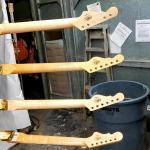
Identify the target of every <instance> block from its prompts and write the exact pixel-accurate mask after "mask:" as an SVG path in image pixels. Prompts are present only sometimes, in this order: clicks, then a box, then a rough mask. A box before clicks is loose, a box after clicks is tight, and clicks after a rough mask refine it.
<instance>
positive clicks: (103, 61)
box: [0, 54, 124, 75]
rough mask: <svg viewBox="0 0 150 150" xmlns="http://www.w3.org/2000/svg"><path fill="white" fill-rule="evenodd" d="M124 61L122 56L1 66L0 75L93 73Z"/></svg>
mask: <svg viewBox="0 0 150 150" xmlns="http://www.w3.org/2000/svg"><path fill="white" fill-rule="evenodd" d="M123 61H124V56H123V55H121V54H118V55H116V56H115V57H113V58H101V57H93V58H92V59H91V60H89V61H87V62H66V63H35V64H1V65H0V74H1V75H8V74H25V73H40V72H66V71H83V70H85V71H87V72H88V73H93V72H96V71H99V70H102V69H105V68H108V67H111V66H114V65H117V64H119V63H121V62H123Z"/></svg>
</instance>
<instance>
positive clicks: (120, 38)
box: [110, 22, 132, 47]
mask: <svg viewBox="0 0 150 150" xmlns="http://www.w3.org/2000/svg"><path fill="white" fill-rule="evenodd" d="M131 32H132V30H131V29H130V28H128V27H127V26H126V25H124V24H123V23H121V22H120V23H119V24H118V25H117V27H116V29H115V31H114V32H113V33H112V34H111V35H110V39H111V40H112V41H113V42H114V43H115V44H116V45H118V46H119V47H122V45H123V44H124V42H125V41H126V40H127V38H128V37H129V35H130V34H131Z"/></svg>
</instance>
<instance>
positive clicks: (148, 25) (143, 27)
mask: <svg viewBox="0 0 150 150" xmlns="http://www.w3.org/2000/svg"><path fill="white" fill-rule="evenodd" d="M135 28H136V33H135V37H136V38H135V39H136V42H150V19H146V20H136V27H135Z"/></svg>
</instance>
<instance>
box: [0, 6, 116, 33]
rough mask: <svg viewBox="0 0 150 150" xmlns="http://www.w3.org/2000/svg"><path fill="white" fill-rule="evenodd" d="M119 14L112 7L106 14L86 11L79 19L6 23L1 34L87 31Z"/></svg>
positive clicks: (1, 26)
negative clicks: (62, 30)
mask: <svg viewBox="0 0 150 150" xmlns="http://www.w3.org/2000/svg"><path fill="white" fill-rule="evenodd" d="M117 14H118V10H117V8H116V7H111V8H110V9H108V10H107V11H106V12H102V13H96V12H90V11H85V12H83V14H82V15H81V16H80V17H78V18H68V19H55V20H44V21H28V22H19V23H5V24H1V25H0V34H8V33H22V32H33V31H43V30H56V29H65V28H72V27H74V26H75V27H77V28H79V29H80V30H85V29H88V28H90V27H92V26H94V25H97V24H99V23H102V22H105V21H107V20H109V19H111V18H113V17H115V16H117Z"/></svg>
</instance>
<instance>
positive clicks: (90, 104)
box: [85, 93, 124, 111]
mask: <svg viewBox="0 0 150 150" xmlns="http://www.w3.org/2000/svg"><path fill="white" fill-rule="evenodd" d="M123 100H124V95H123V94H122V93H117V94H116V95H115V96H103V95H94V96H93V97H92V98H91V99H90V100H87V102H86V103H85V106H86V107H87V108H88V109H89V110H90V111H95V110H97V109H100V108H103V107H107V106H109V105H113V104H115V103H119V102H121V101H123Z"/></svg>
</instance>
